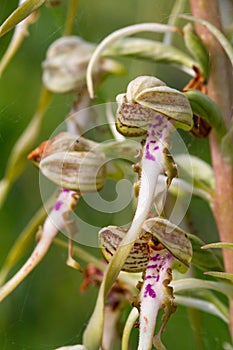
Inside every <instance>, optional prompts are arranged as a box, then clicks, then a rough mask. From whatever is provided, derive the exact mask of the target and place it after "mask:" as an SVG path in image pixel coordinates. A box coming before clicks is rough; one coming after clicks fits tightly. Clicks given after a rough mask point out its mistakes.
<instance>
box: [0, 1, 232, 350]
mask: <svg viewBox="0 0 233 350" xmlns="http://www.w3.org/2000/svg"><path fill="white" fill-rule="evenodd" d="M173 4H174V1H173V0H166V1H161V0H118V1H111V0H102V1H96V0H80V1H79V5H78V12H77V14H76V17H75V28H74V34H75V35H79V36H81V37H82V38H84V39H85V40H88V41H91V42H96V43H98V42H100V41H101V40H102V39H103V38H104V37H105V36H106V35H107V34H109V33H110V32H112V31H114V30H116V29H119V28H121V27H123V26H127V25H130V24H134V23H140V22H160V23H166V22H167V21H168V18H169V12H170V10H171V8H172V6H173ZM220 4H221V8H222V15H223V18H224V21H225V22H226V23H227V22H229V17H230V16H231V15H232V9H233V5H232V2H231V1H226V0H221V1H220ZM16 7H17V1H15V0H12V1H7V0H0V22H1V23H2V22H3V20H4V19H5V18H6V17H7V16H8V15H9V14H10V13H11V12H12V11H13V10H14V9H15V8H16ZM66 7H67V1H63V2H62V4H61V6H58V7H54V8H48V7H46V6H43V7H42V8H41V9H40V11H39V18H38V20H37V22H36V23H35V24H33V25H31V26H30V28H29V35H28V37H26V39H25V40H24V42H23V44H22V47H21V48H20V50H19V51H18V53H17V54H16V56H15V57H14V59H13V60H12V62H11V63H10V64H9V67H8V69H7V70H6V71H5V72H4V74H3V76H2V77H1V79H0V150H1V156H0V177H3V176H4V171H5V167H6V164H7V160H8V158H9V154H10V152H11V149H12V147H13V145H14V143H15V142H16V140H17V139H18V137H19V136H20V134H21V133H22V132H23V130H24V129H25V127H26V126H27V124H28V123H29V121H30V120H31V118H32V116H33V114H34V112H35V110H36V106H37V101H38V96H39V92H40V88H41V74H42V69H41V63H42V62H43V60H44V58H45V54H46V50H47V48H48V47H49V45H50V44H51V43H52V42H53V41H54V40H55V39H57V38H59V37H60V36H61V35H62V33H63V25H64V20H65V15H66ZM185 12H188V13H189V8H188V1H187V6H186V9H185ZM180 24H181V25H182V21H180ZM11 36H12V32H10V33H8V34H7V35H5V36H4V37H2V38H0V55H1V56H2V55H3V53H4V51H5V50H6V48H7V45H8V43H9V41H10V39H11ZM141 36H142V37H152V38H156V39H161V38H162V36H161V35H155V34H153V35H151V34H147V35H141ZM176 44H177V45H178V46H180V47H182V43H181V42H180V41H179V40H177V42H176ZM122 62H123V63H125V65H126V67H127V73H126V75H125V76H124V77H111V78H109V79H108V80H106V82H104V84H103V85H102V86H101V88H100V90H99V91H98V99H97V101H96V103H101V102H103V101H105V100H106V99H107V100H110V101H114V100H115V96H116V94H118V93H119V92H123V91H124V90H125V87H126V85H127V83H128V82H129V81H130V80H131V79H132V78H134V77H136V76H137V75H139V74H152V75H156V76H158V77H159V78H160V79H162V80H164V81H166V83H167V84H168V85H170V86H173V87H176V88H182V87H183V86H184V85H185V84H186V83H187V81H188V77H187V76H186V75H185V74H184V73H182V72H179V71H177V70H175V69H174V68H171V67H168V66H165V65H162V64H156V65H155V64H153V63H146V62H139V61H136V60H133V59H124V60H122ZM73 98H74V95H72V94H65V95H56V96H54V97H53V100H52V103H51V105H50V107H49V109H48V111H47V113H46V116H45V118H44V119H43V123H42V129H41V132H40V134H39V135H38V140H37V141H38V142H37V144H39V143H40V142H41V141H43V140H45V139H47V138H48V137H49V136H50V134H51V133H52V132H53V131H54V129H55V128H56V127H57V125H58V124H60V123H61V122H63V120H64V118H65V116H66V115H67V114H68V112H69V110H70V107H71V103H72V100H73ZM185 142H186V145H187V148H188V151H189V152H190V154H194V155H198V156H199V157H200V158H202V159H204V160H206V161H207V162H210V153H209V147H208V140H201V141H199V140H198V141H196V140H195V139H194V138H193V137H192V136H190V135H188V136H187V135H186V136H185ZM37 144H36V145H37ZM36 145H35V146H36ZM38 179H39V177H38V171H37V169H36V168H34V167H33V166H32V164H31V163H28V164H27V166H26V168H25V171H24V172H23V174H22V175H21V176H20V177H19V179H18V180H17V181H16V183H15V184H14V186H13V187H12V189H11V191H10V193H9V195H8V197H7V199H6V201H5V203H4V206H3V208H2V209H1V210H0V266H1V265H2V264H3V262H4V259H5V258H6V256H7V253H8V251H9V249H10V248H11V246H12V244H13V243H14V241H15V240H16V238H17V237H18V236H19V234H20V232H21V231H22V230H23V228H24V227H25V225H26V224H27V223H28V221H29V220H30V218H31V217H32V216H33V215H34V213H35V212H36V211H37V210H38V209H39V208H40V206H41V205H42V204H43V203H42V200H41V197H40V189H39V183H38ZM79 210H80V212H82V211H83V213H82V215H83V216H84V217H85V215H87V214H86V213H85V207H82V206H80V207H79ZM92 215H95V214H92ZM188 215H189V221H190V225H191V227H192V231H193V232H194V233H196V234H197V235H199V236H200V237H201V238H202V239H203V240H204V241H205V242H213V241H217V240H218V236H217V230H216V227H215V223H214V219H213V217H212V214H211V212H210V210H209V208H208V206H207V204H206V203H204V202H203V201H202V200H201V199H197V198H193V200H192V202H191V206H190V209H189V213H188ZM87 216H89V214H88V215H87ZM99 220H100V221H101V220H103V221H101V222H100V223H99V224H100V226H101V225H102V226H104V225H106V224H110V222H111V220H112V218H111V220H110V222H108V221H109V217H108V218H106V219H104V218H103V217H101V219H99ZM32 248H33V244H32V246H31V247H30V249H28V251H27V254H25V256H24V257H23V258H22V259H21V261H20V262H19V264H18V265H17V266H16V267H15V269H14V271H12V272H11V274H13V273H14V272H15V271H16V270H17V269H18V268H19V267H20V266H21V265H22V263H23V261H25V259H26V257H27V256H28V255H29V254H30V252H31V250H32ZM87 250H88V251H89V252H91V253H92V254H95V255H96V256H100V253H99V251H98V249H95V248H88V247H87ZM66 257H67V252H66V251H65V250H64V249H61V248H60V247H58V246H56V245H53V246H52V248H51V249H50V251H49V253H48V254H47V256H46V257H45V258H44V259H43V261H42V263H41V264H40V265H39V266H38V267H37V268H36V269H35V270H34V271H33V272H32V273H31V274H30V276H29V277H28V278H27V279H26V280H25V281H24V282H23V283H22V284H21V285H20V286H19V287H18V288H17V289H16V290H15V291H14V292H13V293H12V294H11V295H10V296H9V297H8V298H7V299H6V300H5V301H4V302H3V303H2V304H0V349H2V350H52V349H54V348H55V347H58V346H61V345H63V344H64V345H66V344H76V343H81V339H82V332H83V330H84V329H85V326H86V324H87V322H88V319H89V317H90V315H91V313H92V311H93V307H94V304H95V298H96V294H97V289H96V288H94V287H90V288H89V289H88V290H87V292H85V293H84V294H83V293H80V290H79V288H80V283H81V281H82V275H81V274H80V273H78V272H77V271H75V270H72V269H71V268H69V267H67V266H66V264H65V261H66ZM127 313H128V310H125V311H124V313H123V315H122V320H123V319H124V318H125V317H126V316H127ZM190 317H197V318H198V322H197V323H198V324H199V327H198V329H196V330H195V329H194V328H193V327H192V324H191V321H190ZM119 327H120V328H121V327H122V326H121V325H120V326H119ZM133 333H134V334H133V337H132V349H136V340H137V330H134V332H133ZM197 333H198V334H199V336H200V338H201V339H202V340H201V343H202V344H201V343H197V341H196V339H197V337H196V334H197ZM163 339H164V343H165V344H166V345H167V347H168V349H175V350H177V349H179V350H183V349H189V350H201V349H204V350H210V349H211V350H212V349H216V350H218V349H219V350H222V344H223V342H224V341H229V334H228V329H227V326H226V324H225V323H224V322H223V321H221V320H219V319H218V318H216V317H215V316H211V315H207V314H204V313H202V312H200V313H196V314H193V313H192V310H191V311H190V310H189V311H188V310H186V309H185V308H183V307H179V308H178V311H177V312H176V313H175V314H174V315H172V318H171V320H170V322H169V323H168V325H167V329H166V333H165V335H164V337H163ZM114 346H115V347H114V349H117V348H119V344H115V345H114Z"/></svg>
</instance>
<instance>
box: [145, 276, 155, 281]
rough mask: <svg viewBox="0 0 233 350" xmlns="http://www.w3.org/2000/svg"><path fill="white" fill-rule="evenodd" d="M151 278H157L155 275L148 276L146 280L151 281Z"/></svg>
mask: <svg viewBox="0 0 233 350" xmlns="http://www.w3.org/2000/svg"><path fill="white" fill-rule="evenodd" d="M151 278H155V276H154V275H148V276H146V277H145V280H150V279H151Z"/></svg>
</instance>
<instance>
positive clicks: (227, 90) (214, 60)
mask: <svg viewBox="0 0 233 350" xmlns="http://www.w3.org/2000/svg"><path fill="white" fill-rule="evenodd" d="M190 5H191V9H192V14H193V15H194V16H196V17H200V18H201V19H204V20H207V21H208V22H210V23H211V24H213V25H214V26H215V27H216V28H218V29H219V30H222V28H221V20H220V18H221V17H220V12H219V8H218V1H217V0H206V1H203V0H190ZM196 30H197V32H198V34H199V36H200V37H201V39H202V40H203V42H204V44H205V45H206V48H207V50H208V52H209V53H210V58H211V70H210V77H209V83H208V94H209V96H210V97H211V98H212V99H213V100H214V101H215V102H216V103H217V105H218V107H219V109H220V110H221V112H222V115H223V118H224V121H225V123H226V125H227V127H229V125H230V117H231V108H232V96H233V92H232V86H233V81H232V67H231V66H230V63H229V60H228V58H227V57H226V54H225V52H224V50H223V49H222V47H221V45H220V44H219V43H218V42H217V41H216V39H215V38H214V37H213V36H212V35H211V34H210V32H209V31H208V30H207V29H206V27H203V26H202V25H200V24H196ZM210 147H211V154H212V163H213V168H214V173H215V181H216V190H215V198H214V206H213V213H214V216H215V219H216V223H217V226H218V230H219V235H220V239H221V241H225V242H231V241H232V239H233V225H232V222H233V210H232V208H233V165H232V162H230V161H229V160H228V161H227V160H226V159H225V158H224V156H223V154H222V151H221V143H220V141H219V139H218V137H217V135H216V133H215V132H212V134H211V137H210ZM223 258H224V263H225V270H226V272H228V273H233V252H232V251H231V250H224V251H223ZM230 331H231V335H232V337H233V300H231V301H230Z"/></svg>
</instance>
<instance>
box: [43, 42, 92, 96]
mask: <svg viewBox="0 0 233 350" xmlns="http://www.w3.org/2000/svg"><path fill="white" fill-rule="evenodd" d="M94 49H95V46H94V45H92V44H90V43H88V42H86V41H84V40H82V39H81V38H79V37H75V36H69V37H62V38H60V39H58V40H56V41H55V42H53V43H52V45H51V46H50V47H49V49H48V51H47V55H46V60H45V61H44V62H43V65H42V67H43V83H44V85H45V86H46V87H47V88H48V89H49V90H51V91H53V92H55V93H64V92H69V91H72V90H77V89H80V88H82V86H83V85H84V83H85V74H86V68H87V64H88V62H89V60H90V57H91V55H92V53H93V51H94Z"/></svg>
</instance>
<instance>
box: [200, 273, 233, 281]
mask: <svg viewBox="0 0 233 350" xmlns="http://www.w3.org/2000/svg"><path fill="white" fill-rule="evenodd" d="M204 273H205V275H208V276H212V277H216V278H224V279H226V280H230V281H231V282H233V274H232V273H227V272H218V271H208V272H204Z"/></svg>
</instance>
